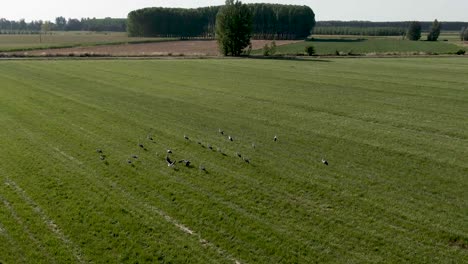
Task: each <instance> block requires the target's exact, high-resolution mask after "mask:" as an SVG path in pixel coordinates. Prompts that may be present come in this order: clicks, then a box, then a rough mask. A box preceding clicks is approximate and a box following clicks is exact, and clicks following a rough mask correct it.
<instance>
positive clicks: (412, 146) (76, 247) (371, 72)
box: [0, 47, 468, 263]
mask: <svg viewBox="0 0 468 264" xmlns="http://www.w3.org/2000/svg"><path fill="white" fill-rule="evenodd" d="M317 48H318V49H319V50H320V48H319V47H317ZM467 74H468V60H465V59H460V58H450V59H449V58H444V59H434V58H417V59H416V58H413V59H331V60H313V61H294V60H288V61H286V60H253V59H248V60H247V59H219V60H182V59H181V60H105V61H103V60H101V61H100V60H95V61H94V60H86V61H77V60H61V61H39V60H38V61H34V60H25V61H0V77H1V79H2V86H1V88H0V127H1V129H0V145H1V148H0V156H1V157H2V165H1V166H0V204H1V206H0V245H2V246H1V247H0V262H1V263H88V262H94V263H105V262H112V263H129V262H132V263H136V262H139V263H145V262H146V263H183V262H193V263H235V262H239V263H315V262H320V263H323V262H334V263H344V262H346V263H376V262H387V263H463V262H466V260H467V259H468V251H467V248H468V195H467V190H468V123H467V122H466V119H467V116H468V107H467V105H468V90H467V89H468V78H466V76H467ZM219 128H221V129H223V130H224V132H225V134H224V135H221V134H220V133H218V129H219ZM184 135H187V136H188V137H189V140H186V139H184ZM228 135H230V136H232V137H233V138H234V141H233V142H231V141H229V140H228V139H227V136H228ZM275 135H277V136H278V141H277V142H274V141H273V137H274V136H275ZM148 136H151V137H152V138H153V140H152V141H151V140H149V139H148ZM138 144H143V145H144V148H145V149H146V150H143V149H142V148H140V147H139V146H138ZM253 144H254V145H255V148H254V146H253ZM210 146H211V147H212V148H213V149H212V150H211V149H210V148H209V147H210ZM96 149H102V150H103V155H105V160H101V159H100V154H98V153H97V152H96ZM167 149H172V151H173V154H172V156H171V158H172V159H176V160H182V159H189V160H190V161H191V162H192V164H193V165H192V166H191V167H185V166H183V165H182V164H177V166H176V167H175V168H170V167H168V166H167V165H166V161H165V155H166V150H167ZM237 153H239V154H241V155H242V156H243V157H246V158H248V159H249V160H250V163H247V162H245V161H244V160H243V159H241V158H239V157H237ZM132 155H138V159H135V158H133V157H132ZM322 158H325V159H327V160H328V162H329V166H325V165H324V164H322V162H321V159H322ZM127 160H131V161H132V164H129V163H128V162H127ZM200 166H203V167H204V168H205V169H206V171H203V170H200Z"/></svg>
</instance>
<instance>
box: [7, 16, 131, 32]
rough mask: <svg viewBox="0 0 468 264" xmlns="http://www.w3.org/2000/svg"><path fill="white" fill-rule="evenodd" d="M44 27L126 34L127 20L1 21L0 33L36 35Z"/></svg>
mask: <svg viewBox="0 0 468 264" xmlns="http://www.w3.org/2000/svg"><path fill="white" fill-rule="evenodd" d="M44 25H47V29H48V30H54V31H116V32H125V31H126V27H127V20H126V19H124V18H110V17H107V18H102V19H97V18H82V19H76V18H69V19H66V18H64V17H57V18H55V21H54V22H51V21H42V20H35V21H31V22H26V21H25V20H24V19H21V20H19V21H14V20H7V19H4V18H1V19H0V32H2V33H9V34H25V33H28V34H35V33H39V32H40V31H43V29H44Z"/></svg>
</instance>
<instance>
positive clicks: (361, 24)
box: [317, 21, 468, 32]
mask: <svg viewBox="0 0 468 264" xmlns="http://www.w3.org/2000/svg"><path fill="white" fill-rule="evenodd" d="M410 23H411V22H403V21H402V22H371V21H318V22H317V27H353V28H376V27H377V28H378V27H390V28H405V29H407V28H408V27H409V24H410ZM432 23H433V22H429V21H424V22H420V24H421V30H422V31H425V32H427V31H429V30H430V28H431V27H432ZM462 27H465V28H466V27H468V22H443V23H442V26H441V30H443V31H457V32H458V31H459V30H460V28H462Z"/></svg>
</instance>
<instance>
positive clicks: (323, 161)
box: [322, 158, 328, 166]
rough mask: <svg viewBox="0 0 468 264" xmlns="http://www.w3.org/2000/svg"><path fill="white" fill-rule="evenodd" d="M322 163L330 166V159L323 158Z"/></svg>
mask: <svg viewBox="0 0 468 264" xmlns="http://www.w3.org/2000/svg"><path fill="white" fill-rule="evenodd" d="M322 163H323V164H324V165H326V166H328V161H327V160H326V159H323V158H322Z"/></svg>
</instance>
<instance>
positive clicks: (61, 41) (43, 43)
mask: <svg viewBox="0 0 468 264" xmlns="http://www.w3.org/2000/svg"><path fill="white" fill-rule="evenodd" d="M162 40H164V39H160V38H129V37H128V36H127V34H126V33H118V32H82V31H76V32H52V33H50V34H44V35H41V36H40V35H0V52H2V51H3V52H5V51H21V50H33V49H47V48H63V47H76V46H93V45H104V44H121V43H139V42H157V41H162Z"/></svg>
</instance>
